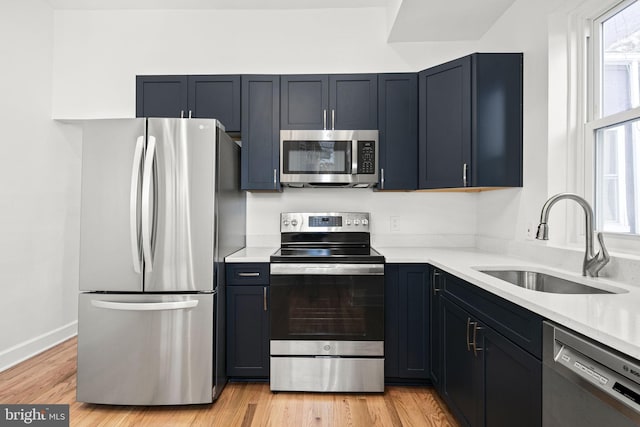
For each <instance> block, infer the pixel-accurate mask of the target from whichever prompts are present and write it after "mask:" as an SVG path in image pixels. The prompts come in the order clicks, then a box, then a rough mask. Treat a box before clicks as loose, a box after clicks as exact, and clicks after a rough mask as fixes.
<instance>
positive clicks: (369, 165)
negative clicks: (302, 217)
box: [280, 130, 378, 188]
mask: <svg viewBox="0 0 640 427" xmlns="http://www.w3.org/2000/svg"><path fill="white" fill-rule="evenodd" d="M377 182H378V131H377V130H281V131H280V183H282V185H285V186H289V187H359V188H366V187H372V186H373V185H375V184H376V183H377Z"/></svg>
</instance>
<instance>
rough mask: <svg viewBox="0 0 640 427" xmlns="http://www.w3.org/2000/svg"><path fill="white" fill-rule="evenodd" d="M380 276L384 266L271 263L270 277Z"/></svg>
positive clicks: (382, 273)
mask: <svg viewBox="0 0 640 427" xmlns="http://www.w3.org/2000/svg"><path fill="white" fill-rule="evenodd" d="M304 274H311V275H334V276H382V275H384V264H339V263H333V264H332V263H326V264H315V263H297V264H288V263H282V264H281V263H271V275H272V276H274V275H276V276H278V275H280V276H282V275H304Z"/></svg>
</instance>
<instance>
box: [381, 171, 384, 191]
mask: <svg viewBox="0 0 640 427" xmlns="http://www.w3.org/2000/svg"><path fill="white" fill-rule="evenodd" d="M380 189H381V190H384V168H381V169H380Z"/></svg>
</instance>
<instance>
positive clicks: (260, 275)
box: [226, 262, 269, 286]
mask: <svg viewBox="0 0 640 427" xmlns="http://www.w3.org/2000/svg"><path fill="white" fill-rule="evenodd" d="M226 267H227V285H232V286H233V285H268V284H269V263H266V262H264V263H238V264H235V263H231V264H227V266H226Z"/></svg>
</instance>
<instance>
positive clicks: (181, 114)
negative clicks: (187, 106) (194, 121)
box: [180, 110, 184, 119]
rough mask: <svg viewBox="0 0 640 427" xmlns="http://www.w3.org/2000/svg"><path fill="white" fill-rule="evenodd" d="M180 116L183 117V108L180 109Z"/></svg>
mask: <svg viewBox="0 0 640 427" xmlns="http://www.w3.org/2000/svg"><path fill="white" fill-rule="evenodd" d="M180 118H181V119H184V110H180Z"/></svg>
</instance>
